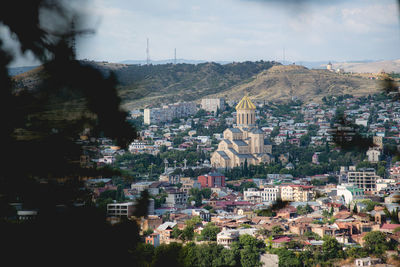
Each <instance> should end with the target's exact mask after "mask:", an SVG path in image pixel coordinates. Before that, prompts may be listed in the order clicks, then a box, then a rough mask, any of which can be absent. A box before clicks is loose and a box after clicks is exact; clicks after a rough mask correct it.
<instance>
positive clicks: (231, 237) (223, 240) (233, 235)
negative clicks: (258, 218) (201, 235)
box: [217, 228, 258, 247]
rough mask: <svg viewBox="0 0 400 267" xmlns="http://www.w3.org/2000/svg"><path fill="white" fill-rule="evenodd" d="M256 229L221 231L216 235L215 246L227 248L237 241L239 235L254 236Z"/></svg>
mask: <svg viewBox="0 0 400 267" xmlns="http://www.w3.org/2000/svg"><path fill="white" fill-rule="evenodd" d="M257 230H258V229H257V228H239V229H234V230H226V229H225V230H223V231H221V232H219V233H218V234H217V244H218V245H223V246H224V247H229V246H230V245H231V244H232V243H233V242H235V241H237V240H239V236H241V235H245V234H248V235H251V236H255V233H256V232H257Z"/></svg>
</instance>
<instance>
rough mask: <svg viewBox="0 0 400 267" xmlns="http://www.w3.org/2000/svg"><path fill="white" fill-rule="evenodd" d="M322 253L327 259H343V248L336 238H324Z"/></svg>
mask: <svg viewBox="0 0 400 267" xmlns="http://www.w3.org/2000/svg"><path fill="white" fill-rule="evenodd" d="M322 253H323V254H324V256H325V258H326V259H334V258H343V250H342V246H341V245H340V243H339V242H338V241H337V240H336V238H334V237H325V238H324V243H323V244H322Z"/></svg>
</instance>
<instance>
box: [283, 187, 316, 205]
mask: <svg viewBox="0 0 400 267" xmlns="http://www.w3.org/2000/svg"><path fill="white" fill-rule="evenodd" d="M313 188H314V187H313V186H306V185H286V186H281V187H280V190H281V199H282V200H283V201H296V202H298V201H301V202H306V201H311V200H312V199H313V197H314V191H313Z"/></svg>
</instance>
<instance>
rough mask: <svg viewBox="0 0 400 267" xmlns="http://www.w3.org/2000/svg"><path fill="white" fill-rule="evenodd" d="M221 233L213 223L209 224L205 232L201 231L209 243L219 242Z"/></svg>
mask: <svg viewBox="0 0 400 267" xmlns="http://www.w3.org/2000/svg"><path fill="white" fill-rule="evenodd" d="M219 232H221V229H220V228H219V227H218V226H215V224H213V223H207V224H206V226H205V227H204V229H203V231H201V236H202V237H203V239H205V240H208V241H217V234H218V233H219Z"/></svg>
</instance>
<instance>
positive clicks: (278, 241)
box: [272, 236, 291, 243]
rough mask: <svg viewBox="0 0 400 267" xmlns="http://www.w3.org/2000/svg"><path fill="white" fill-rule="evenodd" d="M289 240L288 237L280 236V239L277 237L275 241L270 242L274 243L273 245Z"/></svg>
mask: <svg viewBox="0 0 400 267" xmlns="http://www.w3.org/2000/svg"><path fill="white" fill-rule="evenodd" d="M290 240H291V238H290V237H288V236H282V237H279V238H277V239H274V240H272V242H274V243H285V242H289V241H290Z"/></svg>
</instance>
